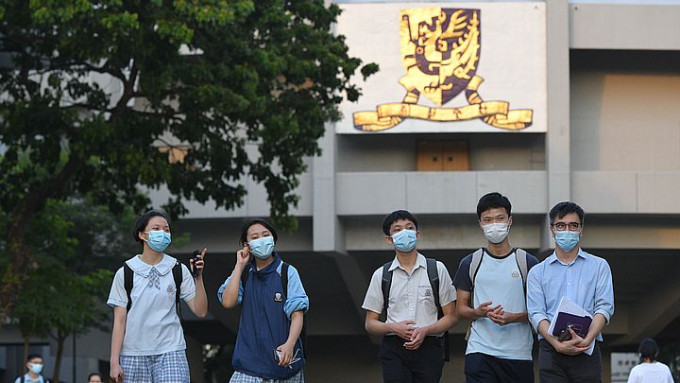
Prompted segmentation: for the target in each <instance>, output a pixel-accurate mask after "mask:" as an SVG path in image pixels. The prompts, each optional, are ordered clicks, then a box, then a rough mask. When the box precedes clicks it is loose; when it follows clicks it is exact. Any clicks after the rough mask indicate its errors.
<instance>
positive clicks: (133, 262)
mask: <svg viewBox="0 0 680 383" xmlns="http://www.w3.org/2000/svg"><path fill="white" fill-rule="evenodd" d="M125 263H127V265H128V266H130V268H131V269H132V271H134V272H135V273H136V274H139V275H141V276H143V277H144V278H148V277H149V273H150V272H151V269H156V271H157V272H158V274H160V275H165V274H167V273H169V272H170V271H171V270H172V268H173V267H174V266H175V263H177V259H175V258H173V257H171V256H169V255H167V254H165V253H163V259H161V261H160V262H158V263H157V264H155V265H149V264H147V263H144V262H143V261H142V255H141V254H137V255H136V256H134V257H132V258H130V259H128V260H127V261H126V262H125Z"/></svg>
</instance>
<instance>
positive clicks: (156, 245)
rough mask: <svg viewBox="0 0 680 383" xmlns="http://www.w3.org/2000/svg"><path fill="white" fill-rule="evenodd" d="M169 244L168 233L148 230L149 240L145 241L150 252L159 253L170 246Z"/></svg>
mask: <svg viewBox="0 0 680 383" xmlns="http://www.w3.org/2000/svg"><path fill="white" fill-rule="evenodd" d="M171 242H172V237H171V236H170V233H166V232H165V231H163V230H149V239H147V240H146V243H147V244H148V245H149V247H150V248H151V250H153V251H157V252H159V253H161V252H163V250H165V249H166V248H167V247H168V246H170V243H171Z"/></svg>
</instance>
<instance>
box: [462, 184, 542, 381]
mask: <svg viewBox="0 0 680 383" xmlns="http://www.w3.org/2000/svg"><path fill="white" fill-rule="evenodd" d="M511 211H512V205H511V204H510V201H509V200H508V198H507V197H505V196H503V195H501V194H500V193H489V194H487V195H485V196H483V197H482V198H481V199H480V200H479V203H478V204H477V216H478V218H479V225H480V227H481V229H482V230H483V232H484V236H485V237H486V239H487V241H488V243H487V247H486V248H481V249H478V250H477V251H475V252H474V253H472V254H470V255H468V256H466V257H465V258H463V259H462V260H461V262H460V265H459V267H458V271H457V272H456V275H455V276H454V278H453V283H454V285H455V286H456V288H457V294H458V305H457V312H458V316H459V317H461V318H465V319H470V320H472V325H471V327H470V331H469V333H468V337H467V341H468V344H467V349H466V351H465V379H466V381H467V383H476V382H480V383H494V382H499V383H501V382H517V383H533V381H534V368H533V362H532V357H531V349H532V346H533V335H532V333H531V326H530V325H529V322H528V317H527V309H526V298H525V297H526V279H527V273H528V270H529V269H530V268H531V267H533V266H535V265H536V264H537V263H538V260H537V259H536V257H534V256H533V255H531V254H528V253H527V252H526V251H524V250H522V249H518V248H513V247H512V246H510V240H509V238H508V234H509V233H510V226H511V225H512V215H511Z"/></svg>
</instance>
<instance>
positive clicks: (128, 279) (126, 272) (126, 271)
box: [123, 262, 134, 312]
mask: <svg viewBox="0 0 680 383" xmlns="http://www.w3.org/2000/svg"><path fill="white" fill-rule="evenodd" d="M133 277H134V272H133V271H132V269H131V268H130V266H128V264H127V262H124V263H123V284H124V286H125V292H126V293H127V299H128V301H127V311H128V312H129V311H130V307H132V295H131V294H132V280H133Z"/></svg>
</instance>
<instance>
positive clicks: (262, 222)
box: [240, 218, 279, 245]
mask: <svg viewBox="0 0 680 383" xmlns="http://www.w3.org/2000/svg"><path fill="white" fill-rule="evenodd" d="M258 223H259V224H260V225H262V226H264V227H265V228H267V230H269V232H270V233H272V237H274V243H276V241H278V239H279V235H278V234H276V230H274V226H272V224H271V223H269V222H267V221H266V220H264V219H262V218H255V219H251V220H250V221H248V222H246V223H245V225H243V227H242V228H241V238H240V241H241V245H243V244H245V243H246V242H248V229H250V227H251V226H253V225H256V224H258Z"/></svg>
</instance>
